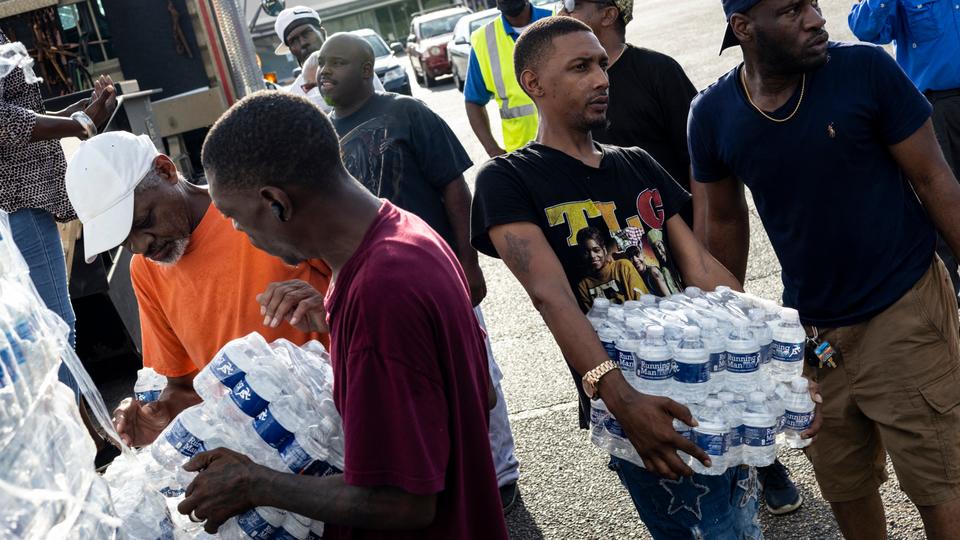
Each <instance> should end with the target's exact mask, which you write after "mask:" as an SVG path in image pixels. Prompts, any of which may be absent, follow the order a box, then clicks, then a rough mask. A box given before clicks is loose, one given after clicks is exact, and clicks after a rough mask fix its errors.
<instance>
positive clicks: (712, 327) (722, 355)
mask: <svg viewBox="0 0 960 540" xmlns="http://www.w3.org/2000/svg"><path fill="white" fill-rule="evenodd" d="M700 339H702V340H703V347H704V348H705V349H707V353H708V354H709V355H710V382H709V383H708V384H707V389H708V391H709V393H711V394H716V393H718V392H720V391H721V390H723V388H724V385H725V384H726V380H727V376H726V375H727V344H726V340H725V339H724V338H723V335H722V334H720V329H719V328H718V326H717V320H716V319H713V318H704V319H702V320H701V321H700Z"/></svg>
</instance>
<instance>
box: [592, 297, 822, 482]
mask: <svg viewBox="0 0 960 540" xmlns="http://www.w3.org/2000/svg"><path fill="white" fill-rule="evenodd" d="M587 318H588V319H589V320H590V322H591V324H593V327H594V329H595V330H596V331H597V335H598V337H599V338H600V342H601V343H602V344H603V346H604V348H605V349H606V351H607V354H608V355H609V356H610V359H611V360H613V361H614V362H615V363H616V364H617V365H618V366H619V367H620V370H621V371H622V373H623V376H624V378H625V379H626V380H627V382H629V383H630V384H631V385H632V386H633V387H634V388H636V389H637V390H638V391H640V392H642V393H644V394H648V395H654V396H661V397H668V398H671V399H673V400H675V401H677V402H679V403H682V404H683V405H686V406H687V407H688V408H689V409H690V410H691V412H692V413H693V415H694V418H695V419H696V421H697V424H698V425H697V426H696V427H691V426H687V425H685V424H683V423H682V422H679V421H674V428H675V429H676V430H677V432H679V433H680V434H681V435H683V436H684V437H685V438H687V439H689V440H690V441H692V442H694V443H695V444H696V445H697V446H699V447H700V448H701V449H703V450H704V452H706V454H707V455H709V456H710V459H711V462H712V466H711V467H709V468H707V467H704V466H703V465H702V464H701V463H700V462H699V461H698V460H695V459H693V458H692V457H690V456H688V455H686V454H684V453H682V452H681V453H680V454H681V457H682V458H683V459H684V460H685V461H686V462H687V463H688V464H689V465H690V466H691V468H693V470H694V471H695V472H697V473H700V474H711V475H718V474H723V472H724V471H725V470H726V469H727V468H728V467H733V466H738V465H741V464H744V465H751V466H757V467H762V466H766V465H769V464H771V463H773V461H774V459H776V455H777V449H778V445H779V444H786V445H788V446H789V447H791V448H803V447H805V446H807V445H808V444H809V443H810V441H809V440H808V439H803V438H801V434H802V433H803V432H804V431H806V430H807V428H809V427H810V425H811V424H812V422H813V414H814V403H813V401H812V399H811V398H810V395H809V392H808V382H807V379H805V378H804V377H802V376H801V375H802V372H803V359H804V348H805V342H806V334H805V332H804V329H803V326H802V325H801V324H800V318H799V315H798V313H797V311H796V310H793V309H788V308H783V307H780V306H778V305H776V304H775V303H773V302H770V301H768V300H764V299H761V298H757V297H755V296H751V295H748V294H743V293H738V292H735V291H733V290H731V289H729V288H727V287H718V288H717V289H716V290H715V291H712V292H704V291H702V290H700V289H698V288H696V287H688V288H687V289H686V290H685V291H684V292H683V293H682V294H674V295H672V296H669V297H664V298H659V297H656V296H653V295H645V296H643V297H641V298H640V299H639V300H635V301H628V302H626V303H624V304H622V305H611V303H610V301H609V300H607V299H605V298H597V299H595V300H594V302H593V307H592V309H591V310H590V312H589V313H588V314H587ZM590 422H591V431H590V433H591V435H590V438H591V440H592V441H593V443H594V444H596V445H597V446H599V447H600V448H603V449H604V450H606V451H608V452H609V453H610V454H612V455H614V456H617V457H619V458H622V459H625V460H628V461H631V462H632V463H635V464H637V465H640V466H643V463H642V461H641V459H640V457H639V455H638V454H637V452H636V450H635V449H634V447H633V445H632V444H631V443H630V441H629V440H628V439H627V437H626V434H625V433H624V431H623V428H622V427H621V426H620V424H619V423H618V422H617V420H616V418H615V417H614V416H613V415H612V414H611V413H610V411H609V410H608V409H607V407H606V406H605V405H604V403H603V401H602V400H595V401H593V402H592V410H591V411H590Z"/></svg>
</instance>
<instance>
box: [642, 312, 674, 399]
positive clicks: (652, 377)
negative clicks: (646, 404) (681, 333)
mask: <svg viewBox="0 0 960 540" xmlns="http://www.w3.org/2000/svg"><path fill="white" fill-rule="evenodd" d="M634 359H635V360H636V362H637V377H638V378H639V391H640V392H642V393H644V394H648V395H651V396H661V397H668V396H670V394H671V392H672V391H673V369H674V364H673V351H672V350H671V349H670V346H669V345H667V342H666V340H665V339H664V338H663V327H662V326H660V325H651V326H648V327H647V331H646V338H645V339H644V340H643V341H641V342H640V346H639V347H638V348H637V354H636V355H635V356H634Z"/></svg>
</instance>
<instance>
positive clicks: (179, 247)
mask: <svg viewBox="0 0 960 540" xmlns="http://www.w3.org/2000/svg"><path fill="white" fill-rule="evenodd" d="M171 244H172V247H171V249H170V254H169V255H167V256H166V257H164V258H163V259H149V260H151V261H153V262H155V263H157V264H159V265H160V266H173V265H175V264H177V262H179V261H180V259H181V258H182V257H183V254H184V253H186V252H187V246H189V245H190V239H189V238H181V239H179V240H173V241H171Z"/></svg>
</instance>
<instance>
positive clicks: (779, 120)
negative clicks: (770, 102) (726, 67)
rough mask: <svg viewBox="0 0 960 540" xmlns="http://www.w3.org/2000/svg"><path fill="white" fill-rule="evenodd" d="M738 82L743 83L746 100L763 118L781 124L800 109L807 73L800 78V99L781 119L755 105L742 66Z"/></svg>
mask: <svg viewBox="0 0 960 540" xmlns="http://www.w3.org/2000/svg"><path fill="white" fill-rule="evenodd" d="M740 83H741V84H743V91H744V92H746V94H747V101H749V102H750V105H753V108H754V109H756V110H757V112H758V113H760V114H762V115H763V117H764V118H766V119H767V120H770V121H771V122H776V123H778V124H782V123H784V122H788V121H789V120H790V119H791V118H793V117H794V116H796V114H797V111H799V110H800V104H801V103H803V92H804V90H806V86H807V74H806V73H804V74H803V78H802V79H801V80H800V99H798V100H797V106H796V107H794V108H793V112H792V113H790V116H788V117H786V118H783V119H780V118H774V117H772V116H770V115H769V114H767V113H765V112H764V111H763V109H761V108H760V107H757V104H756V103H754V102H753V98H752V97H751V96H750V88H748V87H747V74H746V69H744V68H741V69H740Z"/></svg>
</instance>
